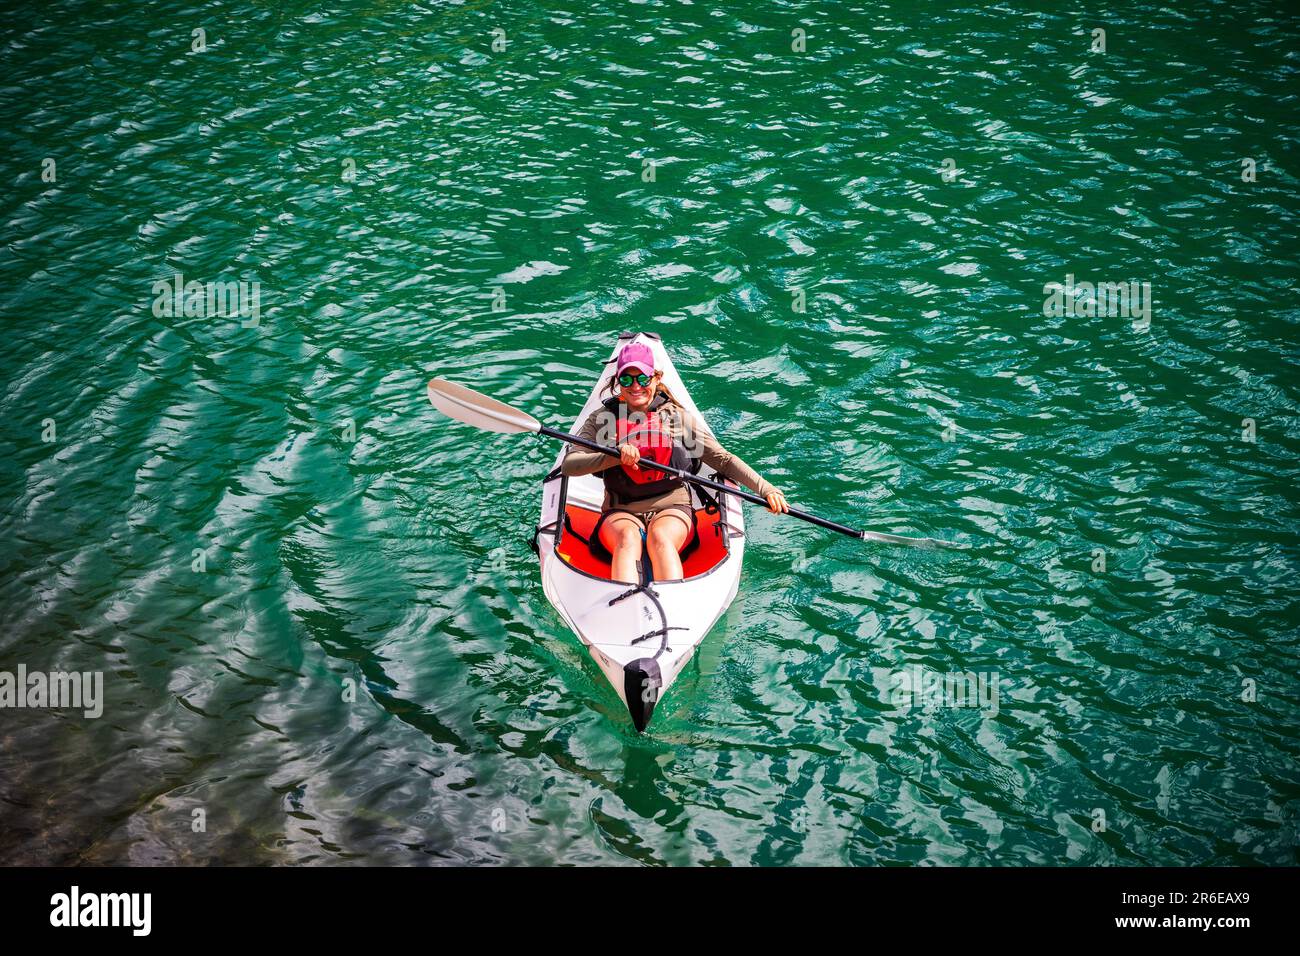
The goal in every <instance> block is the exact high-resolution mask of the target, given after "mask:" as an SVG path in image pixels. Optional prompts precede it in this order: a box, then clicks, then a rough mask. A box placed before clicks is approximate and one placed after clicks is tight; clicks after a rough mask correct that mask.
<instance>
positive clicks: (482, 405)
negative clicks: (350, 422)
mask: <svg viewBox="0 0 1300 956" xmlns="http://www.w3.org/2000/svg"><path fill="white" fill-rule="evenodd" d="M429 401H430V402H432V403H433V407H434V408H436V409H438V411H440V412H442V413H443V414H444V415H446V416H448V417H449V418H454V419H456V420H457V421H459V422H464V423H465V424H467V425H473V426H474V427H475V428H482V429H484V430H486V431H491V432H505V433H514V434H519V433H523V432H532V433H533V434H534V435H545V436H546V437H547V438H558V439H559V440H560V441H567V442H568V443H569V444H571V445H579V446H581V447H583V448H588V449H590V450H592V451H598V452H600V453H602V454H605V455H609V456H610V457H611V458H619V457H620V455H619V453H618V450H617V449H614V448H609V447H606V446H605V445H600V444H597V443H596V442H593V441H587V439H585V438H579V437H578V436H577V435H570V434H568V433H567V432H561V431H556V430H555V429H554V428H548V427H547V426H545V425H543V424H542V423H541V422H539V421H538V420H537V419H536V418H533V416H532V415H529V414H528V413H527V412H522V411H520V410H519V409H517V408H515V407H513V406H511V405H507V404H505V403H504V402H498V401H497V400H496V399H495V398H488V397H487V396H486V395H483V394H482V393H480V392H476V391H474V389H472V388H466V387H465V386H464V385H457V384H456V383H455V382H449V381H447V380H446V379H445V378H435V379H433V380H432V381H431V382H429ZM637 464H638V465H639V466H640V467H641V468H654V469H656V470H658V471H662V472H666V473H667V474H670V475H675V476H677V477H678V478H681V479H682V480H683V481H689V482H691V483H693V484H696V485H702V486H704V487H705V488H710V489H712V490H713V491H717V492H720V493H722V494H726V495H735V496H737V497H738V498H744V499H745V500H746V501H752V502H753V503H754V504H756V505H762V506H763V507H764V508H766V507H768V505H767V500H766V499H764V498H762V497H761V496H759V495H756V494H753V493H751V492H748V491H742V490H740V489H739V488H731V487H728V486H727V485H724V484H721V483H720V482H717V481H710V480H709V479H708V478H701V477H700V476H699V475H693V474H691V473H690V472H689V471H682V470H681V469H680V468H674V467H673V466H672V465H661V464H659V463H658V462H656V461H650V460H648V459H644V458H643V459H642V460H641V461H639V462H637ZM788 514H790V515H791V517H794V518H799V519H800V520H802V521H807V522H809V523H810V524H815V525H817V526H818V527H821V528H828V529H830V530H831V531H838V532H839V533H840V534H846V535H848V536H849V537H850V538H858V539H860V540H862V541H883V542H885V543H886V544H908V545H912V546H913V547H918V548H956V547H960V545H958V544H956V543H954V542H952V541H940V540H939V539H938V538H907V537H904V536H902V535H898V534H885V533H884V532H881V531H857V530H855V529H853V528H850V527H848V526H847V525H842V524H839V523H837V522H834V521H827V520H826V519H825V518H819V517H817V515H814V514H809V513H808V512H806V511H800V510H799V509H798V508H791V509H790V510H789V512H788Z"/></svg>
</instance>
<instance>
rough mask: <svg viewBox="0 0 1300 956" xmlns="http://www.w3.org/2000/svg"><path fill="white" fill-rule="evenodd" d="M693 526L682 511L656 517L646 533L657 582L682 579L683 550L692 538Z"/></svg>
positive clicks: (647, 548)
mask: <svg viewBox="0 0 1300 956" xmlns="http://www.w3.org/2000/svg"><path fill="white" fill-rule="evenodd" d="M690 534H691V526H690V525H689V524H687V523H686V515H684V514H682V513H681V512H680V511H664V512H662V513H660V514H657V515H655V520H654V521H652V522H650V530H649V531H648V532H646V550H647V551H649V552H650V566H651V567H652V568H654V572H655V580H656V581H678V580H681V577H682V556H681V550H682V548H683V547H685V546H686V542H687V540H688V539H689V538H690Z"/></svg>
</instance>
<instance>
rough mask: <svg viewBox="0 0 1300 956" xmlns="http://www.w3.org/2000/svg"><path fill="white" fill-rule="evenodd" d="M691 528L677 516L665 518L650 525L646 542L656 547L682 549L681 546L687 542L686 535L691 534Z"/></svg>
mask: <svg viewBox="0 0 1300 956" xmlns="http://www.w3.org/2000/svg"><path fill="white" fill-rule="evenodd" d="M690 530H691V529H690V528H688V527H686V523H685V522H684V521H678V520H677V519H676V518H663V519H662V520H659V521H656V522H655V523H654V524H652V525H651V526H650V530H649V532H647V533H646V543H647V544H648V545H649V546H650V547H652V548H656V549H658V548H671V549H674V550H680V549H681V546H682V545H683V544H685V543H686V536H687V535H688V534H690Z"/></svg>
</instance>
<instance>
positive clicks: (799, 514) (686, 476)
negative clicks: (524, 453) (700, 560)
mask: <svg viewBox="0 0 1300 956" xmlns="http://www.w3.org/2000/svg"><path fill="white" fill-rule="evenodd" d="M538 434H541V435H546V436H547V437H548V438H558V439H559V440H560V441H567V442H569V443H570V444H573V445H581V446H582V447H583V448H590V449H591V450H592V451H598V452H600V453H601V454H604V455H609V457H611V458H621V457H622V456H621V455H619V453H618V450H617V449H614V448H606V447H605V446H604V445H598V444H596V442H594V441H587V439H585V438H579V437H578V436H577V435H570V434H569V433H568V432H562V431H556V430H555V429H554V428H548V427H547V426H545V425H543V426H542V427H541V430H540V431H539V433H538ZM637 465H638V466H639V467H641V468H654V469H657V470H658V471H663V472H667V473H668V474H670V475H676V476H677V477H678V478H681V479H682V480H683V481H690V482H693V483H695V484H697V485H703V486H704V487H705V488H712V489H713V490H714V491H720V492H722V493H723V494H726V495H735V496H736V497H738V498H744V499H745V500H746V501H752V502H753V503H754V504H756V505H762V506H763V507H764V508H766V507H768V504H767V499H766V498H762V497H760V496H759V495H756V494H753V493H751V492H748V491H741V490H740V489H739V488H731V487H729V486H727V485H724V484H722V483H720V482H717V481H710V480H709V479H708V478H701V477H700V476H699V475H692V474H691V473H690V472H689V471H682V470H681V469H680V468H674V467H673V466H672V465H661V464H659V463H658V462H657V461H647V460H646V459H644V458H643V459H641V461H639V462H637ZM790 514H791V515H793V516H794V517H796V518H802V519H803V520H804V521H808V522H810V523H812V524H815V525H818V526H819V527H822V528H826V529H828V530H830V531H838V532H839V533H840V534H847V535H848V536H849V537H850V538H858V539H859V540H861V538H862V536H863V535H862V532H861V531H854V530H853V529H852V528H850V527H848V526H847V525H842V524H838V523H836V522H834V521H827V520H826V519H825V518H819V517H817V516H816V515H812V514H809V513H808V512H806V511H800V510H799V509H798V508H791V509H790Z"/></svg>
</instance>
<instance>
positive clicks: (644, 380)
mask: <svg viewBox="0 0 1300 956" xmlns="http://www.w3.org/2000/svg"><path fill="white" fill-rule="evenodd" d="M650 378H651V376H649V375H646V374H645V373H644V372H642V373H641V374H640V375H628V374H627V373H626V372H624V373H623V374H622V375H620V376H619V377H618V384H619V385H622V386H623V387H624V388H631V387H632V383H633V382H636V383H637V384H638V385H640V386H641V387H642V388H645V387H646V386H647V385H649V384H650Z"/></svg>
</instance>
